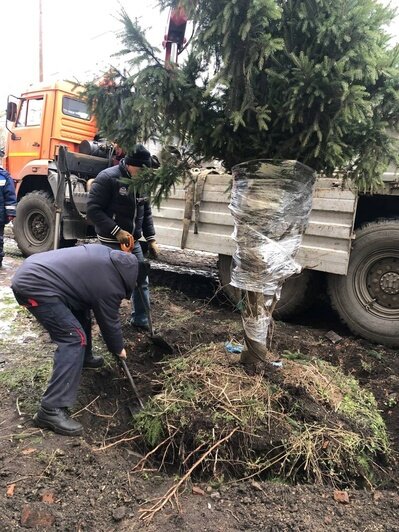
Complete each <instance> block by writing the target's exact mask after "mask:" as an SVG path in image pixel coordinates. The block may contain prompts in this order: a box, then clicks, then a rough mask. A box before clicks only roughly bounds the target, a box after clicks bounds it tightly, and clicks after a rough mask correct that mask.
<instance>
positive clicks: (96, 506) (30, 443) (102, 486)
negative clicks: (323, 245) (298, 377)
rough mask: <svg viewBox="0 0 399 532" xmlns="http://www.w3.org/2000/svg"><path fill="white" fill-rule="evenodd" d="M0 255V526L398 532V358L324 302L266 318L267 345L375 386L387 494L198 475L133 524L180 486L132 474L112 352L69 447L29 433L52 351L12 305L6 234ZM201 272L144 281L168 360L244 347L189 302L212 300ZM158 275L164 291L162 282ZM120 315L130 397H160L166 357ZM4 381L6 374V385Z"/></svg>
mask: <svg viewBox="0 0 399 532" xmlns="http://www.w3.org/2000/svg"><path fill="white" fill-rule="evenodd" d="M6 252H7V256H6V257H5V259H4V262H3V265H4V266H3V268H2V269H0V294H1V296H2V305H1V307H0V318H1V328H0V331H1V339H0V401H1V405H2V408H1V415H0V442H1V445H0V530H1V531H14V530H19V529H21V528H29V527H30V528H35V526H36V528H37V529H43V528H47V529H49V530H68V531H99V532H102V531H104V532H105V531H113V530H120V531H133V530H142V529H143V530H144V529H146V530H149V531H161V530H162V531H164V532H169V531H172V530H173V531H174V530H182V531H212V532H215V531H224V532H226V531H238V530H256V531H259V530H262V531H270V532H271V531H275V532H277V531H278V532H280V531H320V530H332V531H343V532H344V531H345V532H348V531H366V530H367V531H392V532H393V531H399V493H398V486H399V470H398V466H397V461H396V457H395V456H396V454H395V453H396V452H397V451H398V450H399V356H398V353H397V352H395V351H394V350H392V349H388V348H385V347H383V346H380V345H378V346H376V345H373V344H370V343H368V342H366V341H364V340H360V339H356V338H354V337H352V336H351V335H350V334H349V332H348V331H347V330H346V329H345V328H344V327H342V326H341V325H340V324H339V323H338V321H337V320H336V318H335V317H334V316H333V315H332V314H331V313H329V311H326V312H324V311H325V305H324V304H323V302H322V303H321V306H320V307H319V308H318V309H316V310H315V311H313V313H310V314H307V315H306V316H302V317H301V319H300V320H297V322H296V323H283V322H276V326H275V332H274V337H273V350H274V352H275V353H276V356H277V357H278V356H279V355H280V354H281V353H283V352H285V353H286V354H290V353H292V354H293V353H296V352H298V351H299V352H301V353H303V354H307V355H308V356H310V357H317V358H323V359H325V360H328V361H329V362H331V363H332V364H335V365H337V366H340V367H341V368H343V369H344V371H345V372H346V373H348V374H352V375H353V376H355V377H356V378H357V379H359V381H360V383H361V385H362V386H364V387H365V388H367V389H368V390H371V391H373V393H374V394H375V397H376V399H377V401H378V404H379V407H380V410H381V412H382V415H383V417H384V419H385V421H386V424H387V428H388V431H389V435H390V438H391V441H392V446H393V449H394V450H395V453H394V455H393V457H392V463H391V464H389V465H388V467H387V475H386V478H387V480H386V481H385V483H384V484H383V485H379V486H376V487H373V488H372V489H348V490H346V494H347V496H348V497H346V494H344V495H342V494H341V495H340V494H339V493H337V492H336V487H334V486H321V485H287V484H281V483H279V482H273V481H270V480H269V481H265V480H260V479H256V480H255V479H250V480H246V481H237V480H235V479H224V480H221V479H209V480H207V481H205V480H203V481H200V480H198V479H197V480H196V481H195V482H194V483H192V482H189V483H187V484H185V486H184V489H183V490H182V491H181V492H180V495H179V498H178V500H177V501H176V500H174V503H175V504H174V506H173V507H172V506H171V505H170V504H168V505H166V506H165V508H164V509H163V510H162V511H160V512H158V513H157V514H156V515H155V516H154V518H153V520H152V521H151V522H149V523H148V522H143V521H142V520H141V519H140V515H141V510H142V509H143V508H148V507H149V506H150V505H151V500H154V499H156V498H157V497H161V496H162V495H164V494H165V493H166V492H167V490H168V489H169V488H170V487H171V486H172V485H173V484H174V483H175V482H176V478H177V477H176V473H177V468H176V469H174V468H173V466H169V468H168V469H167V471H165V470H158V467H159V463H157V462H155V461H154V462H149V463H147V464H146V468H145V469H144V470H141V471H140V472H137V471H136V470H135V466H136V465H137V464H138V463H139V462H140V460H141V459H142V457H143V449H140V448H139V447H138V446H136V444H135V440H133V439H131V438H133V436H132V432H131V421H130V420H131V411H132V408H133V409H135V408H136V406H137V402H136V401H135V400H134V396H133V393H132V392H131V390H130V389H129V386H128V382H127V380H126V379H125V378H124V376H123V375H122V373H121V372H120V370H119V369H118V368H117V367H116V365H115V363H114V362H113V361H112V360H111V359H110V358H109V357H108V358H107V363H106V365H105V367H104V368H102V369H101V370H87V371H85V372H84V374H83V377H82V384H81V389H80V395H79V401H78V404H77V405H76V407H75V408H74V412H75V414H74V415H75V416H76V419H78V420H79V421H80V422H81V423H83V425H84V427H85V433H84V436H82V437H80V438H68V437H63V436H59V435H56V434H53V433H51V432H48V431H42V430H39V429H37V428H35V427H34V425H33V423H32V421H31V416H32V414H33V413H34V412H35V409H36V408H37V405H38V403H39V400H40V395H41V393H42V389H43V386H44V385H45V380H46V378H47V372H48V368H49V366H50V363H51V357H52V353H53V350H54V346H53V345H52V344H51V343H50V341H49V338H48V336H47V334H46V333H44V332H43V331H42V330H41V329H40V328H39V327H38V326H37V324H36V323H35V321H34V320H33V319H32V318H31V317H30V315H29V314H28V313H27V312H26V311H24V310H21V309H19V310H18V307H17V306H16V305H15V304H14V303H13V302H12V300H11V299H10V292H9V290H8V287H9V284H10V279H11V277H12V275H13V273H14V271H15V269H16V267H17V266H18V265H19V264H20V263H21V262H22V257H20V256H19V254H18V252H17V250H16V249H15V245H14V243H13V241H12V240H11V239H7V243H6ZM208 271H210V272H211V274H210V275H209V276H208V281H206V280H204V279H205V278H204V276H203V275H202V276H197V277H196V276H195V275H194V276H193V274H192V272H191V273H190V272H189V271H186V273H185V276H183V277H181V278H180V280H179V279H177V278H176V274H173V273H171V272H169V273H168V274H165V275H162V273H161V270H157V272H156V274H153V275H152V279H151V297H152V311H153V320H154V323H155V327H156V329H157V334H160V335H161V336H163V337H164V338H165V339H166V340H167V341H168V342H169V343H170V344H172V345H173V347H174V352H175V353H178V354H184V353H189V352H190V350H192V349H194V348H195V347H197V346H198V345H201V344H202V345H208V344H209V343H211V342H214V343H219V342H222V343H224V342H226V341H230V340H236V341H241V340H242V330H241V322H240V317H239V315H238V313H236V312H234V310H233V309H231V308H230V307H229V306H228V305H227V304H226V303H225V302H223V301H221V300H220V298H215V297H214V298H211V300H209V299H206V300H204V299H200V298H199V297H200V295H201V293H202V295H203V294H204V293H205V294H206V296H209V293H210V292H211V291H212V290H211V287H212V286H213V287H214V284H215V283H216V284H217V280H215V275H214V267H213V266H212V264H211V265H210V267H209V268H208ZM168 278H169V279H170V280H171V282H170V283H169V287H167V286H165V284H166V282H167V279H168ZM212 283H213V284H212ZM170 286H172V288H170ZM201 287H202V288H201ZM177 288H180V290H177ZM322 311H323V312H322ZM121 315H122V322H123V323H124V325H123V330H124V335H125V339H126V344H127V350H128V354H129V358H128V365H129V368H130V370H131V372H132V374H133V377H134V379H135V382H136V383H137V385H138V387H139V391H140V394H141V395H142V396H143V397H148V396H149V395H151V394H154V393H159V391H160V389H159V383H157V379H156V374H157V371H158V370H159V367H160V364H162V360H164V359H165V358H164V357H165V356H164V357H162V353H160V351H159V350H158V348H157V347H156V346H154V345H153V344H152V342H151V341H150V339H149V338H148V335H146V334H144V333H141V332H138V331H135V330H132V329H131V327H130V326H129V325H128V324H127V321H128V317H129V304H128V302H124V304H123V305H122V309H121ZM7 320H8V321H7ZM11 322H12V323H11ZM330 330H334V332H336V333H337V334H338V335H339V337H340V339H338V341H337V342H336V343H333V341H331V340H330V339H329V338H328V337H326V334H327V333H328V332H329V331H330ZM94 336H95V349H96V352H99V353H104V352H105V349H104V346H103V344H102V341H101V339H100V338H99V335H98V331H97V330H95V332H94ZM333 340H334V341H335V339H334V338H333ZM167 356H173V355H167ZM2 375H10V379H9V380H7V379H3V378H2ZM340 497H344V498H343V499H341V500H342V502H339V500H336V499H340Z"/></svg>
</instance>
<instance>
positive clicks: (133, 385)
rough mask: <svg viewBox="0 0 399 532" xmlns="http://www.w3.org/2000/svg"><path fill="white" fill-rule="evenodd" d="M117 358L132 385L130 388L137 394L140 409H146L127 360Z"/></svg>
mask: <svg viewBox="0 0 399 532" xmlns="http://www.w3.org/2000/svg"><path fill="white" fill-rule="evenodd" d="M115 356H116V358H117V359H118V362H119V364H120V365H121V366H122V368H123V371H124V372H125V375H126V377H127V379H128V381H129V383H130V386H131V387H132V390H133V392H134V394H135V396H136V399H137V401H138V403H139V405H140V407H141V408H144V402H143V400H142V399H141V396H140V394H139V391H138V389H137V386H136V384H135V382H134V380H133V377H132V374H131V373H130V371H129V368H128V367H127V364H126V361H125V359H124V358H121V357H120V356H118V355H115Z"/></svg>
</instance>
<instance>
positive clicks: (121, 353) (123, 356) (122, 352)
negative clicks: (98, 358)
mask: <svg viewBox="0 0 399 532" xmlns="http://www.w3.org/2000/svg"><path fill="white" fill-rule="evenodd" d="M118 357H119V358H127V354H126V349H125V348H123V349H122V351H121V352H120V353H119V354H118Z"/></svg>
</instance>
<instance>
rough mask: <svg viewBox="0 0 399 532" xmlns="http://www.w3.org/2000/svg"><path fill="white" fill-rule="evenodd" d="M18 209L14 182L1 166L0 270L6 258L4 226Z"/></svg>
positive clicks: (12, 218)
mask: <svg viewBox="0 0 399 532" xmlns="http://www.w3.org/2000/svg"><path fill="white" fill-rule="evenodd" d="M16 207H17V197H16V195H15V187H14V181H13V180H12V177H11V176H10V174H9V173H8V172H7V170H4V168H2V167H1V166H0V268H1V267H2V265H3V257H4V226H5V225H6V224H8V223H9V222H11V221H12V220H14V218H15V214H16Z"/></svg>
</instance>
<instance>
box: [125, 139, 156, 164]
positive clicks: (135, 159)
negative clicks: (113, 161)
mask: <svg viewBox="0 0 399 532" xmlns="http://www.w3.org/2000/svg"><path fill="white" fill-rule="evenodd" d="M125 165H126V166H147V168H151V166H152V159H151V154H150V152H149V151H148V150H147V149H146V148H144V146H143V145H142V144H137V145H136V147H135V149H134V151H133V152H131V153H129V154H128V155H126V157H125Z"/></svg>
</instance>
